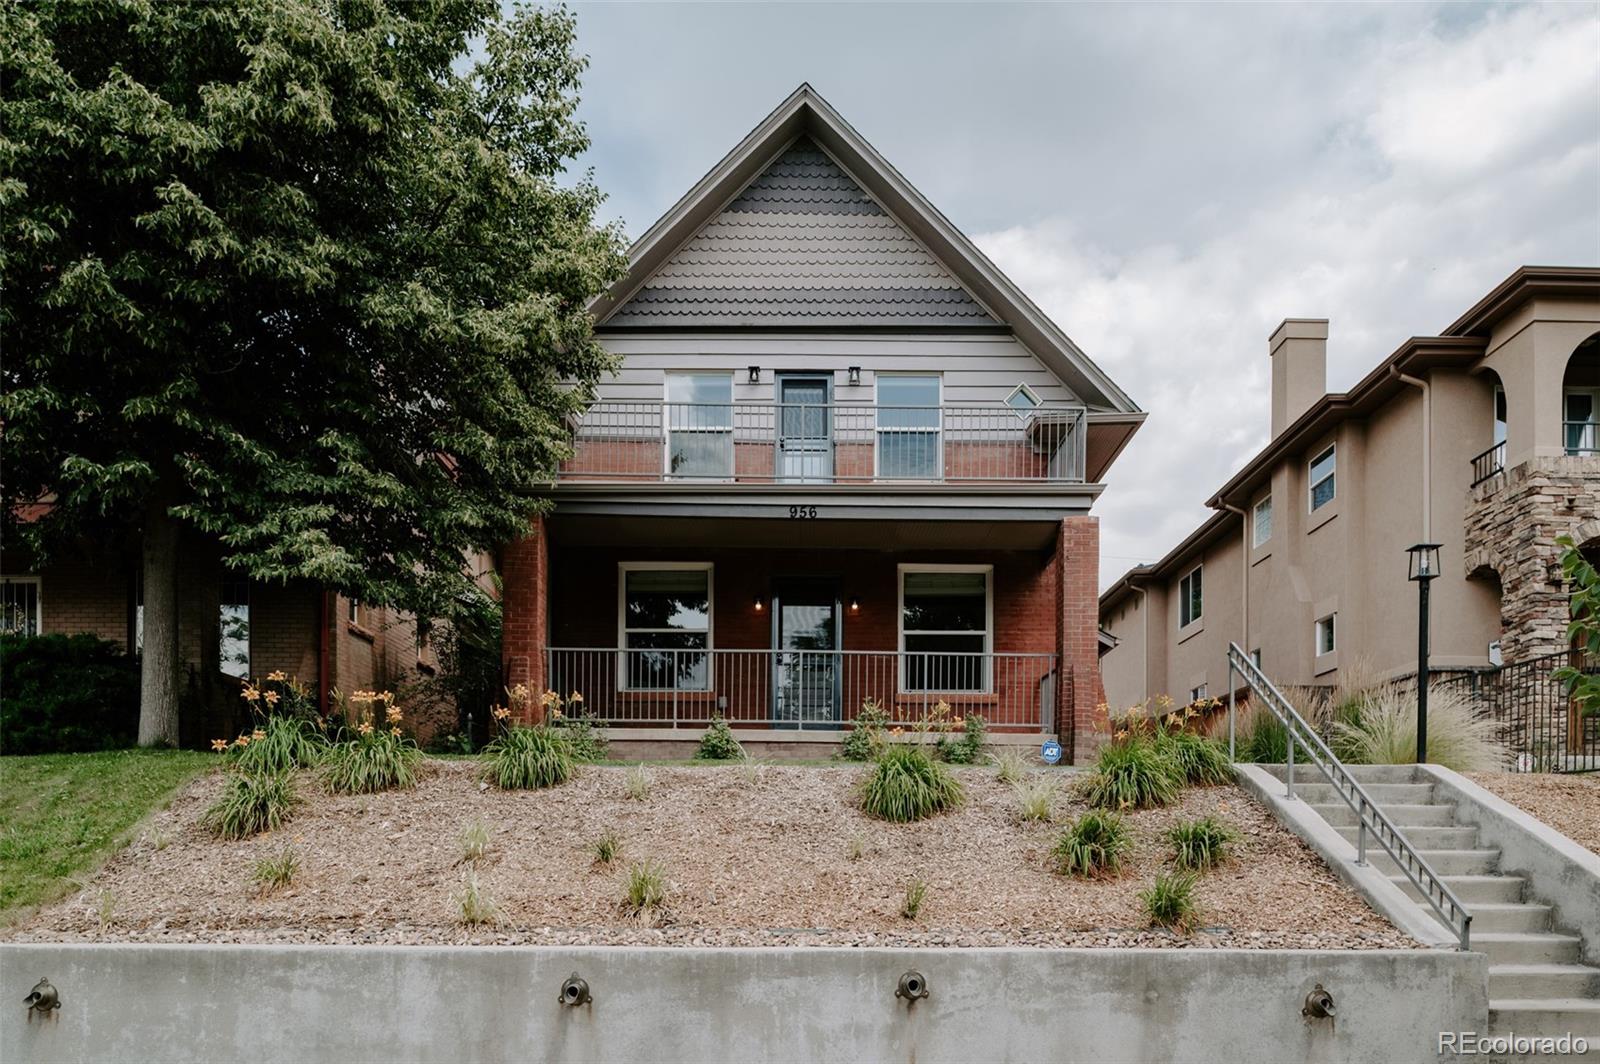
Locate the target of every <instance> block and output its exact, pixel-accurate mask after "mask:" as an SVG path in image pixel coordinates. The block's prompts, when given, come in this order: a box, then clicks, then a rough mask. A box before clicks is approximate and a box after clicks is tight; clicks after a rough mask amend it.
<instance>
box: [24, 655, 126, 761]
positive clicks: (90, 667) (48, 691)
mask: <svg viewBox="0 0 1600 1064" xmlns="http://www.w3.org/2000/svg"><path fill="white" fill-rule="evenodd" d="M0 677H4V682H3V684H0V752H3V753H7V754H57V753H77V752H80V751H86V750H115V749H119V748H121V747H127V746H132V745H133V744H134V740H135V739H136V738H137V736H138V731H139V664H138V661H137V659H135V658H132V657H129V656H128V655H126V654H124V653H123V652H122V651H121V650H120V649H119V648H118V647H117V645H116V644H115V643H109V642H107V641H106V640H104V639H97V638H95V637H94V636H92V635H30V636H24V635H5V636H0Z"/></svg>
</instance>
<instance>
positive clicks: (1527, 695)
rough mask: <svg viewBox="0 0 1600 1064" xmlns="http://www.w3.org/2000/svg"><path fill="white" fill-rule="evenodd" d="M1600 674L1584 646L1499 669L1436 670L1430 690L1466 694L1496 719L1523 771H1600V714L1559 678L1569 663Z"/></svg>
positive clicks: (1515, 765) (1598, 660) (1517, 767)
mask: <svg viewBox="0 0 1600 1064" xmlns="http://www.w3.org/2000/svg"><path fill="white" fill-rule="evenodd" d="M1568 665H1570V666H1572V667H1574V668H1578V669H1582V670H1583V671H1584V672H1586V673H1600V658H1595V657H1593V656H1589V655H1586V654H1584V653H1583V652H1581V651H1578V650H1572V651H1566V652H1563V653H1558V654H1546V655H1544V656H1543V657H1537V658H1530V659H1528V660H1527V661H1519V662H1514V663H1512V664H1509V665H1503V666H1501V667H1500V668H1497V669H1489V670H1483V671H1470V672H1457V673H1450V674H1446V675H1442V676H1441V675H1437V674H1435V675H1434V677H1433V679H1432V680H1431V681H1430V683H1429V690H1430V691H1446V690H1448V691H1454V692H1457V693H1460V694H1463V695H1465V696H1466V697H1467V698H1468V699H1469V700H1470V701H1471V702H1472V704H1473V705H1474V706H1475V707H1476V709H1477V712H1478V713H1479V714H1481V715H1483V716H1486V717H1489V718H1491V719H1493V720H1494V722H1495V724H1496V725H1497V726H1498V728H1499V739H1500V741H1501V742H1502V743H1503V744H1504V745H1505V747H1506V750H1507V751H1508V753H1509V754H1510V757H1511V760H1512V764H1511V765H1510V766H1508V767H1510V768H1512V769H1515V770H1516V771H1519V772H1591V771H1596V770H1600V713H1585V712H1584V711H1583V708H1582V707H1581V706H1579V705H1578V704H1577V702H1576V701H1575V700H1574V699H1572V698H1571V697H1569V696H1568V695H1567V691H1566V686H1565V685H1564V684H1563V683H1562V682H1561V681H1560V680H1557V679H1556V676H1555V673H1556V670H1557V669H1559V668H1562V667H1563V666H1568Z"/></svg>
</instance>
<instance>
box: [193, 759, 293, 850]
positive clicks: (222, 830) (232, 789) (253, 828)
mask: <svg viewBox="0 0 1600 1064" xmlns="http://www.w3.org/2000/svg"><path fill="white" fill-rule="evenodd" d="M299 801H300V799H299V796H298V795H296V794H295V789H294V779H293V777H291V776H290V775H289V774H288V773H287V772H278V773H258V772H230V773H228V775H227V777H226V779H225V781H224V783H223V787H222V796H221V797H220V798H218V799H217V800H216V802H215V803H214V804H212V806H211V808H209V809H207V810H206V812H205V817H204V822H205V825H206V826H207V827H208V828H210V829H211V830H212V832H214V833H215V834H217V835H218V836H220V837H222V838H224V839H243V838H248V837H249V836H251V835H255V834H257V833H258V832H262V831H273V830H276V829H277V828H280V827H282V826H283V825H284V824H286V823H288V821H289V818H290V816H292V815H293V813H294V807H295V806H296V805H298V804H299Z"/></svg>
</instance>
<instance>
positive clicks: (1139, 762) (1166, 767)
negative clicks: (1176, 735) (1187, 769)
mask: <svg viewBox="0 0 1600 1064" xmlns="http://www.w3.org/2000/svg"><path fill="white" fill-rule="evenodd" d="M1182 790H1183V770H1182V769H1181V768H1180V767H1179V766H1178V763H1177V762H1176V761H1174V760H1173V759H1172V758H1171V757H1170V756H1168V754H1167V752H1166V751H1165V750H1163V749H1162V748H1161V747H1160V746H1159V745H1157V743H1156V742H1155V741H1154V740H1152V739H1149V738H1146V737H1143V736H1137V735H1135V736H1130V737H1128V738H1127V739H1122V740H1119V741H1117V742H1113V743H1108V744H1106V745H1105V746H1103V747H1101V748H1100V758H1099V760H1098V761H1097V762H1096V764H1095V771H1094V773H1093V774H1092V775H1091V776H1089V778H1088V780H1087V781H1086V782H1085V784H1084V789H1083V796H1084V800H1085V801H1087V802H1088V803H1089V804H1090V805H1092V806H1094V807H1095V808H1097V809H1116V810H1121V809H1149V808H1151V807H1154V806H1161V805H1170V804H1172V803H1173V802H1175V801H1177V799H1178V795H1179V793H1180V792H1181V791H1182Z"/></svg>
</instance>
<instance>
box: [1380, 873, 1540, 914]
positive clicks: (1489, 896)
mask: <svg viewBox="0 0 1600 1064" xmlns="http://www.w3.org/2000/svg"><path fill="white" fill-rule="evenodd" d="M1439 878H1440V879H1441V880H1443V881H1444V884H1445V886H1447V887H1449V888H1450V889H1451V890H1453V891H1455V895H1456V897H1458V898H1460V899H1461V904H1463V905H1465V906H1466V907H1467V908H1468V909H1471V908H1472V906H1473V905H1475V904H1480V903H1482V902H1513V901H1521V900H1522V891H1523V888H1524V887H1525V886H1526V881H1525V880H1524V879H1523V878H1522V877H1521V876H1444V875H1441V876H1440V877H1439ZM1389 881H1390V882H1391V883H1393V884H1394V885H1395V886H1397V887H1399V888H1400V889H1401V890H1403V891H1405V892H1406V894H1408V895H1409V896H1410V897H1411V898H1413V899H1414V900H1416V901H1417V902H1419V903H1421V902H1422V892H1421V891H1420V890H1418V889H1417V888H1416V887H1414V886H1412V885H1411V880H1409V879H1407V878H1406V877H1405V876H1400V875H1394V876H1390V877H1389ZM1428 911H1429V912H1432V911H1433V910H1432V909H1429V910H1428Z"/></svg>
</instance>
